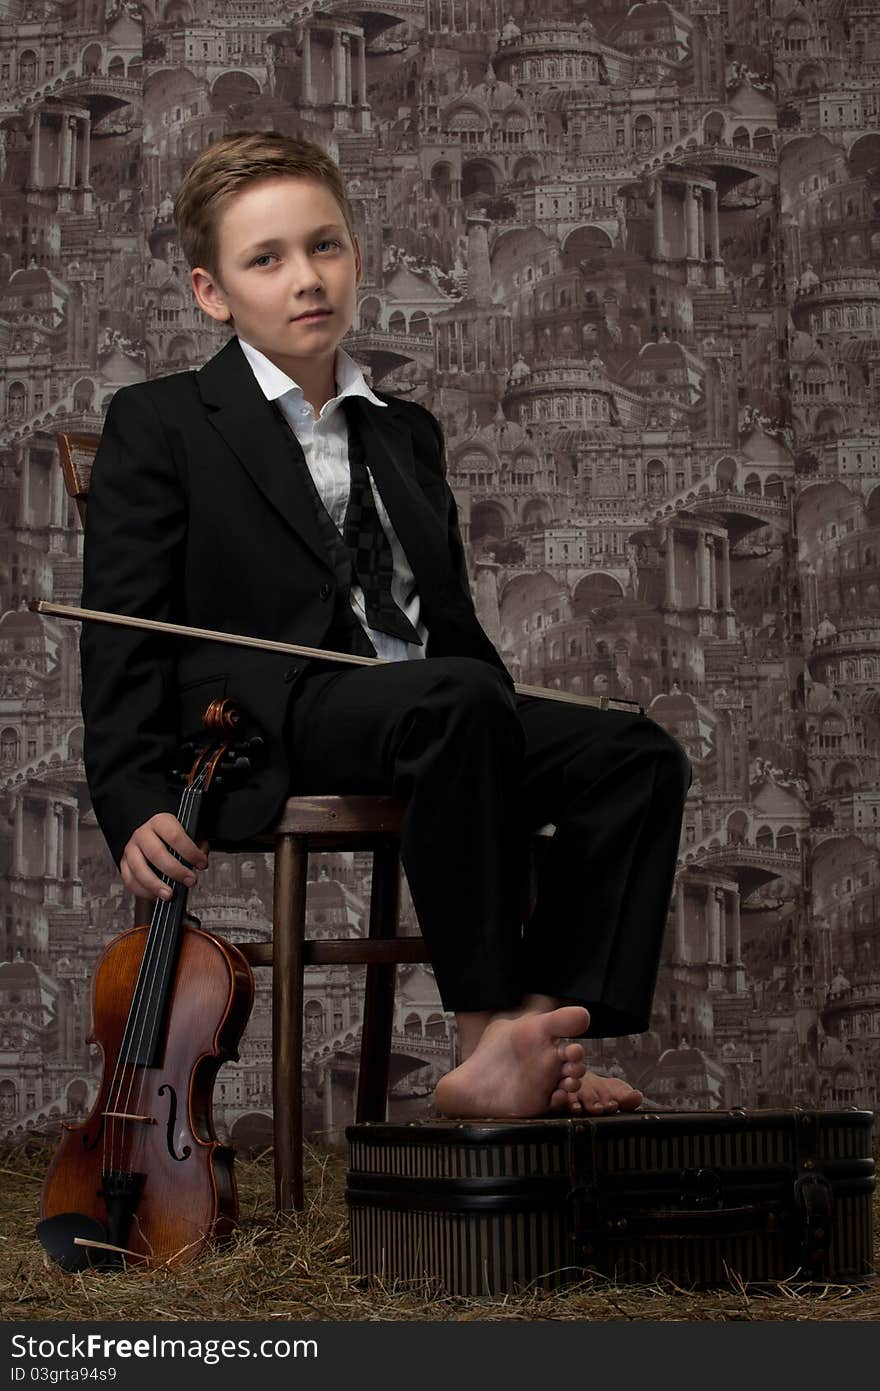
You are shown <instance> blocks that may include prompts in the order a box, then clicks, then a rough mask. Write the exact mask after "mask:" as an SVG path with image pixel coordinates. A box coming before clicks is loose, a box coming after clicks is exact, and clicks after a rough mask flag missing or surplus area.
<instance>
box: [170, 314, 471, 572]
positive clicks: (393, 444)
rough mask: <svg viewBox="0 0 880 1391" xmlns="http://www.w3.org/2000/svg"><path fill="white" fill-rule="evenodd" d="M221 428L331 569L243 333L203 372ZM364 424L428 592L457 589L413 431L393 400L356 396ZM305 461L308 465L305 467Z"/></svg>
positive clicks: (401, 533)
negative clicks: (419, 474)
mask: <svg viewBox="0 0 880 1391" xmlns="http://www.w3.org/2000/svg"><path fill="white" fill-rule="evenodd" d="M196 377H197V381H198V386H199V391H200V393H201V395H202V398H203V400H204V401H205V402H206V404H207V405H208V406H209V408H210V415H209V419H210V422H211V425H212V426H213V428H214V429H215V430H216V431H217V432H218V434H219V435H220V436H221V437H222V438H223V439H224V440H225V442H226V443H227V444H228V445H229V447H230V449H231V450H232V451H233V453H234V454H235V456H236V458H237V459H238V460H239V462H240V463H241V465H242V467H243V468H245V469H246V470H247V472H248V473H249V474H250V476H251V478H252V479H253V480H254V482H255V483H256V485H257V487H258V488H259V489H260V491H261V492H262V493H263V495H264V497H265V498H266V500H267V501H268V502H269V503H270V504H271V505H272V506H273V507H274V508H275V509H276V511H278V512H279V513H280V514H281V516H282V517H283V518H284V520H285V521H286V522H287V524H288V525H289V526H290V527H291V529H292V530H293V531H294V532H295V533H296V535H297V536H298V537H299V539H300V540H301V541H302V542H303V544H304V545H306V546H307V547H308V549H309V550H310V551H311V552H312V553H313V555H314V556H315V557H316V558H317V559H318V560H319V561H320V562H321V563H322V565H324V566H326V567H327V568H328V569H331V568H332V567H331V563H330V560H329V558H328V556H327V552H326V548H325V546H324V544H323V541H322V539H321V533H320V529H319V527H318V522H317V519H316V517H315V511H314V506H313V503H312V499H311V496H310V494H309V491H308V488H307V484H306V482H305V481H304V479H303V475H302V472H301V471H300V470H299V469H295V468H291V466H290V451H289V441H288V440H287V439H285V438H284V433H283V432H284V430H285V428H286V427H285V425H284V423H283V422H282V421H280V420H279V419H278V417H277V415H276V413H275V411H274V410H273V408H272V406H271V404H270V403H269V402H268V401H267V400H266V398H265V396H264V395H263V393H262V391H261V390H260V387H259V384H258V383H257V381H256V378H255V377H254V374H253V372H252V371H251V368H250V365H249V363H248V361H247V359H246V357H245V355H244V353H243V352H242V350H241V347H240V346H239V342H238V339H237V338H231V339H230V341H229V342H228V343H227V344H226V345H225V347H223V348H221V349H220V351H219V352H218V353H216V354H215V356H214V357H212V358H211V360H210V361H209V362H207V363H206V364H205V366H204V367H202V368H201V370H200V371H199V372H197V374H196ZM347 400H351V402H352V403H353V405H354V408H355V409H356V411H357V416H356V417H355V418H356V419H357V420H358V421H359V422H360V425H361V428H362V438H363V442H364V454H365V458H366V464H367V467H368V468H369V470H370V472H371V473H372V474H373V477H374V478H375V480H376V483H377V485H378V488H379V492H380V493H381V496H382V501H383V503H384V504H385V506H386V508H387V509H388V515H389V516H390V518H391V521H392V524H393V526H394V529H395V531H396V532H397V535H398V537H399V538H400V543H401V545H402V546H403V549H404V551H405V552H406V556H407V559H408V560H409V563H410V565H411V566H412V570H413V574H414V575H415V578H416V582H417V584H418V587H419V590H420V592H421V593H422V595H423V596H424V595H428V596H431V595H435V594H436V591H437V590H438V588H439V589H441V590H442V591H443V595H445V596H447V597H448V596H449V594H450V592H451V593H453V594H454V593H457V587H456V586H454V585H452V584H450V581H451V579H452V578H453V577H452V571H451V566H450V563H449V553H448V543H447V539H446V533H445V527H444V524H443V522H441V520H440V518H439V516H438V515H437V513H436V512H435V511H434V510H433V509H432V507H431V505H430V503H429V502H428V501H427V499H426V497H425V495H424V493H423V492H422V490H421V488H420V486H419V483H418V481H417V479H416V473H415V463H414V458H413V439H412V432H411V430H410V428H409V426H408V425H407V423H406V421H405V420H404V419H403V412H402V411H400V410H398V409H397V407H396V405H395V403H394V401H393V398H389V404H388V405H387V406H386V407H384V408H381V407H379V406H375V405H373V404H372V402H370V401H368V400H367V399H366V398H365V397H360V396H356V397H351V398H347ZM305 467H306V465H305V461H304V460H303V468H305Z"/></svg>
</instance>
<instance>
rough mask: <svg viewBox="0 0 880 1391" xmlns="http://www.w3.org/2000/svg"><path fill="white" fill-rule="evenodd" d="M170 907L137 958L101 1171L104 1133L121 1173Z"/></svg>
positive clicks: (158, 914)
mask: <svg viewBox="0 0 880 1391" xmlns="http://www.w3.org/2000/svg"><path fill="white" fill-rule="evenodd" d="M189 801H191V792H190V789H189V788H187V791H186V793H185V794H184V798H183V801H182V803H181V808H180V811H181V815H184V814H185V812H184V808H185V807H186V805H187V803H188V802H189ZM173 903H174V899H173V897H172V898H171V899H161V900H160V901H159V906H158V911H155V912H154V919H153V921H152V923H151V925H150V928H149V930H148V936H147V941H146V944H145V947H144V953H143V956H142V957H141V964H140V969H139V971H138V977H137V981H136V983H135V988H134V992H133V995H132V1005H131V1006H130V1013H129V1018H128V1019H127V1021H126V1026H125V1029H124V1032H123V1044H124V1045H125V1046H124V1048H121V1049H120V1052H119V1056H118V1058H117V1062H116V1068H115V1071H114V1075H113V1083H112V1087H111V1092H110V1094H109V1096H108V1099H109V1101H110V1105H109V1106H108V1109H109V1110H110V1111H111V1112H113V1113H114V1114H113V1115H112V1116H111V1117H110V1118H109V1120H110V1126H109V1128H108V1130H105V1145H104V1157H105V1168H106V1167H107V1164H106V1153H107V1135H108V1133H109V1137H110V1163H109V1167H110V1169H111V1170H112V1169H114V1168H116V1167H119V1168H120V1170H121V1168H122V1154H123V1148H124V1132H125V1125H126V1122H125V1120H124V1119H122V1118H121V1117H123V1116H124V1115H125V1114H126V1113H127V1112H128V1108H129V1099H130V1096H131V1089H132V1081H133V1076H134V1069H135V1068H136V1066H137V1065H136V1063H134V1062H132V1061H131V1059H132V1058H136V1056H137V1047H138V1046H139V1044H140V1041H141V1038H142V1037H143V1028H144V1024H145V1022H146V1019H147V1017H148V1011H147V990H146V982H147V980H148V978H149V975H150V972H151V971H153V969H154V962H155V958H156V956H157V954H158V953H159V952H160V950H161V942H162V939H163V938H164V936H165V935H166V933H167V931H168V927H169V922H170V920H171V918H172V916H173V913H172V907H173ZM139 1014H140V1015H141V1019H142V1021H143V1022H142V1023H140V1033H141V1038H138V1039H136V1031H137V1029H138V1022H139V1021H138V1015H139ZM127 1067H128V1068H129V1069H130V1077H129V1086H128V1094H129V1095H128V1097H127V1098H126V1099H125V1100H124V1101H123V1097H122V1091H123V1086H124V1082H125V1075H126V1068H127ZM114 1089H115V1095H114V1094H113V1091H114ZM117 1136H118V1137H119V1152H120V1159H119V1163H118V1165H116V1164H115V1163H114V1160H115V1154H116V1140H117Z"/></svg>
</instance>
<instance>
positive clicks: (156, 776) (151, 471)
mask: <svg viewBox="0 0 880 1391" xmlns="http://www.w3.org/2000/svg"><path fill="white" fill-rule="evenodd" d="M186 528H187V498H186V492H185V489H184V488H183V487H182V486H181V482H180V479H179V477H178V473H177V468H176V465H175V462H174V458H173V455H172V452H171V449H170V446H169V443H168V440H167V438H166V435H165V431H164V429H163V427H162V424H161V421H160V420H159V417H158V414H157V412H156V409H155V406H154V405H153V402H152V401H151V399H150V397H149V394H148V392H147V390H146V388H145V386H144V385H143V384H141V385H137V386H131V387H123V388H122V389H121V390H120V391H118V392H117V393H116V395H115V396H114V397H113V400H112V401H111V403H110V408H109V410H108V412H107V417H106V420H105V422H104V429H103V433H102V435H101V441H100V444H99V446H98V452H97V454H96V456H95V461H94V465H93V468H92V478H91V484H90V487H89V498H88V503H87V506H86V518H85V537H84V550H83V591H82V605H83V607H84V608H89V609H101V610H104V611H108V612H114V613H122V614H132V615H136V616H137V617H140V618H154V619H162V620H169V621H175V620H176V619H177V618H178V615H177V614H176V613H175V604H176V602H177V601H178V599H179V596H180V595H181V594H182V586H183V568H184V547H185V538H186ZM174 641H175V639H173V638H165V637H163V636H162V635H161V634H158V633H148V632H144V631H140V630H138V629H135V628H124V627H119V626H113V625H110V624H107V623H97V622H89V620H88V619H84V620H83V623H82V630H81V633H80V662H81V668H82V713H83V723H84V737H83V761H84V764H85V771H86V781H87V783H88V787H89V793H90V795H91V799H92V806H93V808H94V811H95V816H96V817H97V820H98V824H99V826H100V827H101V831H102V832H103V834H104V838H105V840H106V841H107V844H108V846H109V849H110V853H111V855H112V856H113V859H114V861H115V862H116V864H117V866H118V865H119V863H120V861H121V859H122V853H123V851H124V849H125V846H126V843H127V841H128V839H129V837H130V836H131V834H132V832H133V831H134V830H135V829H136V828H137V827H138V826H140V825H141V824H142V823H143V822H144V821H147V820H149V818H150V817H151V816H153V815H154V814H155V813H156V812H157V811H171V812H175V813H176V812H177V810H178V807H179V804H180V796H181V793H180V791H179V790H175V788H174V787H173V785H172V784H171V783H170V782H169V779H168V770H169V769H170V767H171V765H172V762H173V755H174V753H175V750H176V747H177V717H176V704H175V689H176V686H175V680H174V676H175V671H176V662H175V654H174V651H173V648H172V646H171V644H172V643H173V642H174Z"/></svg>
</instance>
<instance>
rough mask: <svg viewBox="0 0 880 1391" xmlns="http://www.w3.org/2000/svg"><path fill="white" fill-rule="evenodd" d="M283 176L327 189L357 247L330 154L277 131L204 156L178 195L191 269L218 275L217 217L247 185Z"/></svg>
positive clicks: (177, 214)
mask: <svg viewBox="0 0 880 1391" xmlns="http://www.w3.org/2000/svg"><path fill="white" fill-rule="evenodd" d="M283 175H287V176H290V177H296V178H304V179H318V180H320V182H321V183H323V184H326V185H327V187H328V188H329V190H330V192H331V193H332V194H333V197H334V198H335V199H336V201H337V203H338V204H339V207H340V210H341V212H342V215H343V217H344V219H345V225H346V227H347V228H348V233H349V236H350V237H351V239H352V243H354V213H353V212H352V207H351V203H350V202H349V198H348V193H347V192H346V188H345V180H344V178H343V175H342V170H341V169H340V168H339V165H338V164H337V163H336V161H335V160H334V159H333V158H332V157H331V156H330V155H328V154H327V151H326V150H324V149H322V147H321V146H320V145H317V144H315V142H314V141H312V140H298V139H295V138H294V137H293V136H291V135H282V134H281V132H280V131H277V130H245V131H238V132H237V133H236V134H234V135H226V136H224V137H223V138H222V139H220V140H215V141H214V143H213V144H211V145H208V147H207V148H206V149H204V150H202V152H201V154H200V155H198V157H197V158H196V159H195V161H194V162H193V163H192V164H191V165H190V167H189V169H188V170H187V171H186V174H185V175H184V178H183V182H182V183H181V185H180V187H179V189H178V190H177V196H176V197H175V199H174V221H175V223H176V225H177V232H178V236H179V237H180V244H181V246H182V248H183V254H184V256H185V257H186V259H187V263H188V265H189V266H190V269H192V268H193V267H195V266H204V268H205V270H207V271H210V273H211V274H212V275H216V274H217V269H218V266H217V262H218V254H217V253H218V247H217V222H218V214H219V213H220V212H221V211H222V210H223V208H224V207H225V205H226V203H227V202H228V200H229V199H230V198H231V197H232V196H233V194H235V193H238V192H239V191H240V190H241V189H243V188H246V187H247V186H248V184H252V183H254V182H256V180H258V179H271V178H278V177H280V176H283Z"/></svg>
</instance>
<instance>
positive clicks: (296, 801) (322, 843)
mask: <svg viewBox="0 0 880 1391" xmlns="http://www.w3.org/2000/svg"><path fill="white" fill-rule="evenodd" d="M404 807H405V804H404V803H403V802H402V801H401V800H400V799H399V798H397V797H385V796H378V795H377V796H345V797H313V796H307V797H288V799H287V801H286V802H285V803H284V806H283V808H282V810H281V815H280V816H279V817H278V820H277V821H276V822H274V823H273V825H272V826H269V827H267V829H266V830H265V831H260V832H259V833H258V834H257V835H254V836H249V837H248V839H247V840H236V841H233V842H225V841H222V840H217V839H215V840H214V841H212V846H213V848H214V849H215V850H219V851H222V852H224V853H233V852H234V853H235V854H239V853H241V852H242V851H248V850H249V851H260V850H265V849H266V848H267V847H272V846H274V845H275V843H276V842H277V839H278V837H279V836H305V837H307V838H308V844H309V849H310V850H335V849H338V848H339V846H340V842H341V841H348V842H350V843H351V848H359V849H364V850H368V849H371V848H372V846H373V844H374V842H376V841H382V840H385V839H386V838H387V837H388V836H399V835H400V828H401V823H402V820H403V813H404Z"/></svg>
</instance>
